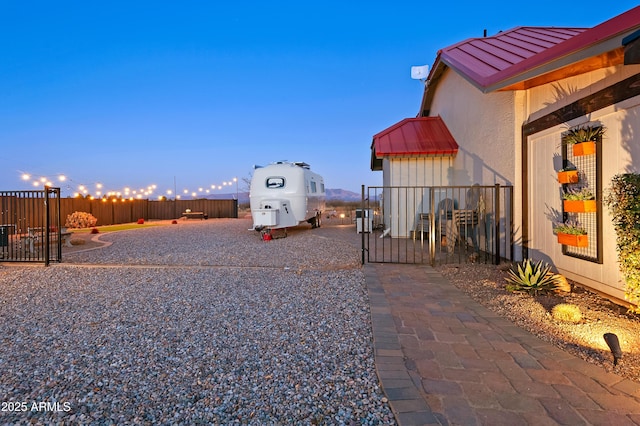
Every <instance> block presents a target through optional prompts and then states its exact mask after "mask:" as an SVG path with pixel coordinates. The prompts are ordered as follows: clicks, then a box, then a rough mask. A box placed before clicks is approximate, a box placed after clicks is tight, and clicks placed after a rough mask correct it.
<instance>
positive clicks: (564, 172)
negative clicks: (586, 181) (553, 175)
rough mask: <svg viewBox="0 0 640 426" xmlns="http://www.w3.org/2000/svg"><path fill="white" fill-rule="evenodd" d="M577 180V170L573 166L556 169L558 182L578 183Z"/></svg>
mask: <svg viewBox="0 0 640 426" xmlns="http://www.w3.org/2000/svg"><path fill="white" fill-rule="evenodd" d="M578 180H579V177H578V170H577V169H576V168H575V167H573V166H570V167H565V168H564V169H561V170H560V171H558V182H560V183H578Z"/></svg>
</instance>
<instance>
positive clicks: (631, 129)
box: [528, 66, 640, 300]
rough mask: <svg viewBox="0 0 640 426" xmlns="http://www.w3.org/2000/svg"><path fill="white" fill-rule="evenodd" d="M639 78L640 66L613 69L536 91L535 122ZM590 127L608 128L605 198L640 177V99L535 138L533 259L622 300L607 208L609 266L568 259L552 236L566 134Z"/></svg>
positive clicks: (533, 91)
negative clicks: (619, 178)
mask: <svg viewBox="0 0 640 426" xmlns="http://www.w3.org/2000/svg"><path fill="white" fill-rule="evenodd" d="M638 72H640V66H632V67H629V66H626V67H624V66H618V67H611V68H607V69H604V70H599V71H595V72H592V73H588V74H586V75H582V76H578V77H573V78H569V79H565V80H561V81H559V82H557V83H555V84H553V85H546V86H543V87H538V88H535V89H531V90H530V91H529V95H530V96H529V97H528V100H529V108H530V111H532V114H531V117H532V119H535V118H539V117H541V116H544V115H546V114H548V113H550V112H552V111H554V110H557V109H558V108H560V107H562V106H565V105H567V104H569V103H571V102H574V101H576V100H578V99H581V98H583V97H585V96H587V95H589V94H592V93H594V92H596V91H598V90H601V89H603V88H605V87H608V86H610V85H611V84H613V83H615V82H617V81H620V80H622V79H624V78H627V77H629V76H631V75H634V74H636V73H638ZM588 122H599V123H601V124H603V125H604V126H605V127H606V134H605V136H604V138H603V142H602V151H603V152H602V186H603V190H604V191H605V192H606V190H607V188H609V187H610V185H611V178H612V177H613V176H614V175H616V174H619V173H625V172H640V138H639V136H638V135H640V97H636V98H633V99H629V100H627V101H624V102H621V103H619V104H617V105H612V106H610V107H607V108H604V109H602V110H599V111H596V112H594V113H592V114H590V115H589V116H588V117H586V116H585V117H581V118H579V119H576V120H574V121H572V122H571V123H568V124H564V125H559V126H556V127H554V128H552V129H548V130H545V131H544V132H540V133H538V134H535V135H533V136H531V137H530V138H529V145H528V149H529V170H530V176H529V182H530V187H529V194H530V199H529V205H530V207H531V209H530V210H531V213H530V223H529V229H530V242H529V247H530V252H529V254H530V257H532V258H534V259H544V260H546V261H548V262H550V263H552V264H553V265H554V266H555V267H556V268H557V269H558V270H559V271H560V272H561V273H563V274H565V275H566V276H567V277H569V278H571V279H574V280H576V281H578V282H581V283H583V284H585V285H588V286H590V287H592V288H595V289H596V290H599V291H602V292H604V293H606V294H609V295H611V296H613V297H616V298H618V299H621V300H622V299H623V298H624V283H623V279H622V276H621V274H620V273H619V268H618V263H617V254H616V245H615V231H614V229H613V224H612V219H611V216H610V215H609V212H608V209H607V208H606V206H599V207H600V208H602V212H603V247H602V252H603V264H597V263H594V262H589V261H585V260H581V259H577V258H574V257H569V256H566V255H563V254H562V246H561V245H560V244H558V243H557V239H556V236H555V235H554V234H553V230H552V219H553V216H554V212H561V211H562V206H561V198H560V192H561V189H560V184H559V183H558V182H557V176H556V171H557V170H558V168H559V167H561V164H559V163H558V160H557V158H558V157H561V152H562V151H561V147H560V140H561V134H562V132H564V131H565V130H566V129H567V127H568V126H575V125H578V124H584V123H588ZM554 157H555V158H556V161H554ZM594 189H595V188H594Z"/></svg>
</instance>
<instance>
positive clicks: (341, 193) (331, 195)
mask: <svg viewBox="0 0 640 426" xmlns="http://www.w3.org/2000/svg"><path fill="white" fill-rule="evenodd" d="M326 191H327V200H340V201H360V200H361V199H362V196H361V195H360V194H358V193H355V192H353V191H347V190H346V189H327V190H326Z"/></svg>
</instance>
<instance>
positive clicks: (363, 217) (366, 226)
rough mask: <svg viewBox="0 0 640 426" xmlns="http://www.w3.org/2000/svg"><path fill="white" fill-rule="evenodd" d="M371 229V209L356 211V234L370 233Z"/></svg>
mask: <svg viewBox="0 0 640 426" xmlns="http://www.w3.org/2000/svg"><path fill="white" fill-rule="evenodd" d="M372 229H373V209H356V232H357V233H358V234H362V233H363V232H371V230H372Z"/></svg>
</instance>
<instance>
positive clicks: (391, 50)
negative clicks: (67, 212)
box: [0, 0, 637, 198]
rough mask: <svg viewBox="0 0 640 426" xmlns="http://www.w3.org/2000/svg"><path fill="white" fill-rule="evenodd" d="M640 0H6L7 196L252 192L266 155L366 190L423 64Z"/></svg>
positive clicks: (2, 62)
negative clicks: (461, 46) (376, 147)
mask: <svg viewBox="0 0 640 426" xmlns="http://www.w3.org/2000/svg"><path fill="white" fill-rule="evenodd" d="M636 5H637V2H636V1H627V0H616V1H609V2H602V1H593V0H583V1H557V0H556V1H547V0H544V1H537V2H497V1H484V2H475V1H474V2H433V3H430V2H417V1H366V2H364V1H345V0H342V1H324V2H317V3H314V4H313V5H312V4H311V3H309V2H299V1H295V2H294V1H291V2H290V1H272V2H253V1H245V2H231V1H225V2H217V1H181V2H177V1H172V2H165V1H153V2H151V1H127V2H121V1H110V2H87V1H84V2H80V1H77V2H67V1H56V2H53V1H42V2H37V1H35V2H34V1H8V0H0V46H1V49H0V53H1V59H0V146H1V150H0V191H3V190H19V189H34V188H35V189H42V187H43V185H42V184H38V185H37V186H34V185H33V180H34V179H37V180H38V182H40V179H41V178H45V180H50V181H51V183H52V184H53V186H59V187H61V188H62V189H63V195H64V196H67V195H71V194H72V193H73V192H75V191H76V190H77V188H78V186H79V185H85V188H87V190H88V191H89V192H90V193H94V194H95V192H96V191H97V189H96V185H97V184H98V183H99V184H101V185H102V188H101V192H107V191H123V190H124V188H125V187H129V188H131V189H132V190H139V189H144V188H147V187H149V186H150V185H155V189H154V192H153V194H151V195H150V196H149V198H155V197H156V196H158V195H166V194H167V191H169V190H170V191H174V189H176V190H177V192H178V193H179V194H183V192H184V190H187V191H188V192H189V193H192V192H194V191H199V189H200V188H202V189H203V191H205V192H206V190H207V189H209V190H211V187H212V186H214V187H216V188H217V187H218V186H222V185H223V183H225V182H230V181H232V179H233V178H234V177H235V178H237V179H239V181H240V182H241V183H240V185H239V186H240V190H241V191H242V190H243V186H244V184H243V183H242V180H243V179H248V178H249V176H250V174H251V173H252V170H253V166H254V165H255V164H258V165H267V164H268V163H271V162H275V161H280V160H289V161H305V162H307V163H309V164H310V165H311V168H312V170H313V171H315V172H317V173H319V174H321V175H323V176H324V179H325V183H326V187H327V188H334V189H337V188H341V189H346V190H351V191H354V192H360V185H362V184H365V185H380V184H381V182H382V174H381V172H372V171H371V170H370V168H369V165H370V145H371V140H372V136H373V135H374V134H376V133H378V132H379V131H381V130H383V129H385V128H386V127H388V126H390V125H392V124H394V123H396V122H397V121H399V120H402V119H403V118H407V117H415V116H416V114H417V112H418V108H419V104H420V100H421V95H422V83H421V82H420V81H416V80H412V79H411V78H410V68H411V66H413V65H425V64H428V65H429V66H431V65H432V63H433V61H434V59H435V57H436V54H437V51H438V50H439V49H441V48H444V47H446V46H449V45H451V44H454V43H457V42H459V41H462V40H464V39H467V38H470V37H481V36H482V34H483V31H484V30H485V29H486V30H487V32H488V34H489V35H494V34H496V33H497V32H499V31H501V30H508V29H511V28H513V27H517V26H571V27H592V26H594V25H597V24H599V23H601V22H603V21H605V20H607V19H609V18H612V17H614V16H616V15H618V14H620V13H622V12H624V11H626V10H628V9H631V8H633V7H635V6H636ZM23 174H27V175H29V177H30V178H29V180H22V178H21V177H22V175H23ZM60 175H64V176H66V178H67V180H66V181H59V180H58V176H60ZM234 185H235V184H234ZM234 191H235V186H233V190H229V187H228V186H224V187H223V189H222V190H218V189H215V192H214V193H223V192H224V193H230V192H234Z"/></svg>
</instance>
